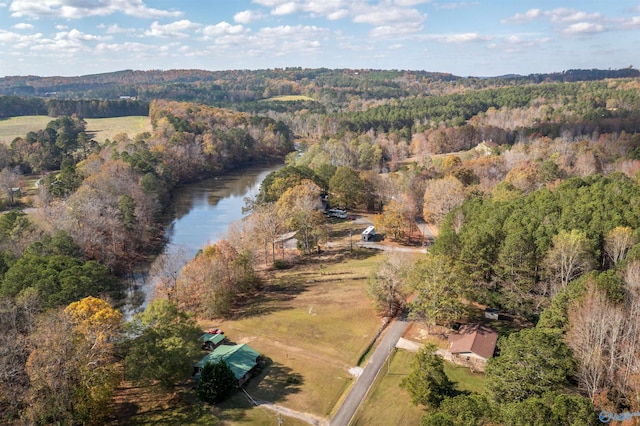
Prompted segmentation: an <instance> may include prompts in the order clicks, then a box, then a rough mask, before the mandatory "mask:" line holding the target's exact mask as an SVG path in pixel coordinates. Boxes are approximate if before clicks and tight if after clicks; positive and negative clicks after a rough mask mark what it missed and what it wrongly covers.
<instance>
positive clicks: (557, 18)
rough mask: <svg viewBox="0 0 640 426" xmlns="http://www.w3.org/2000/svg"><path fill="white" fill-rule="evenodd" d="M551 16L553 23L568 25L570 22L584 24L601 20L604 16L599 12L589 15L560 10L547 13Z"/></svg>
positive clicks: (573, 10) (572, 10) (570, 10)
mask: <svg viewBox="0 0 640 426" xmlns="http://www.w3.org/2000/svg"><path fill="white" fill-rule="evenodd" d="M545 15H547V16H549V19H550V20H551V22H557V23H568V22H584V21H593V20H596V19H601V18H602V15H601V14H600V13H598V12H596V13H587V12H582V11H579V10H575V9H568V8H559V9H553V10H550V11H548V12H545Z"/></svg>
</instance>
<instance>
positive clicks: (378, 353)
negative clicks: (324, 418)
mask: <svg viewBox="0 0 640 426" xmlns="http://www.w3.org/2000/svg"><path fill="white" fill-rule="evenodd" d="M407 325H409V322H408V321H407V320H406V319H404V318H403V319H396V320H395V321H394V322H393V323H391V325H390V326H389V327H388V329H387V331H386V332H385V334H384V337H383V338H382V340H381V341H380V343H379V344H378V347H377V348H376V350H375V351H374V352H373V354H372V355H371V358H369V362H368V363H367V364H366V365H365V367H364V370H363V372H362V374H361V375H360V377H358V379H357V380H356V382H355V383H354V385H353V386H352V387H351V390H350V391H349V395H347V397H346V398H345V400H344V402H343V403H342V406H341V407H340V408H339V409H338V411H337V412H336V415H335V416H333V419H331V423H330V425H331V426H348V425H349V423H351V419H352V418H353V415H354V414H355V413H356V410H357V409H358V407H359V406H360V404H361V403H362V401H363V400H364V397H365V396H366V395H367V392H368V391H369V388H370V387H371V385H372V384H373V381H374V380H375V378H376V376H377V375H378V372H379V371H380V369H381V368H382V366H383V365H384V362H385V361H386V359H387V357H388V356H389V354H390V353H391V350H392V349H393V348H395V346H396V343H397V342H398V340H399V339H400V336H402V333H404V331H405V329H406V328H407Z"/></svg>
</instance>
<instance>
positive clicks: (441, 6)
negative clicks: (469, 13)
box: [433, 1, 479, 10]
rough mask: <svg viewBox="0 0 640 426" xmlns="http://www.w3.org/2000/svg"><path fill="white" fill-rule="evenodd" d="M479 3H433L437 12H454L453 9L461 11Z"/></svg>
mask: <svg viewBox="0 0 640 426" xmlns="http://www.w3.org/2000/svg"><path fill="white" fill-rule="evenodd" d="M478 4H479V3H478V2H477V1H474V2H466V1H461V2H457V3H433V7H434V8H435V9H436V10H452V9H461V8H464V7H470V6H477V5H478Z"/></svg>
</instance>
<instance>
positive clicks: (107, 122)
mask: <svg viewBox="0 0 640 426" xmlns="http://www.w3.org/2000/svg"><path fill="white" fill-rule="evenodd" d="M52 120H54V118H53V117H48V116H46V115H30V116H24V117H11V118H7V119H1V120H0V143H4V144H10V143H11V141H12V140H14V139H15V138H17V137H24V136H26V135H27V133H29V132H35V131H38V130H42V129H44V128H45V127H47V124H49V122H50V121H52ZM85 121H86V122H87V133H88V134H89V136H90V137H91V138H93V139H95V140H96V141H98V142H99V143H103V142H104V141H105V140H107V139H113V137H114V136H115V135H117V134H118V133H126V134H128V135H129V136H130V137H134V136H135V135H137V134H139V133H143V132H150V131H151V122H150V121H149V117H145V116H131V117H112V118H87V119H85Z"/></svg>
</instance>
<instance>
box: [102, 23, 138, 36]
mask: <svg viewBox="0 0 640 426" xmlns="http://www.w3.org/2000/svg"><path fill="white" fill-rule="evenodd" d="M98 28H105V32H106V33H107V34H127V33H129V34H133V33H135V32H136V30H134V29H133V28H122V27H121V26H120V25H118V24H113V25H109V26H106V25H99V26H98Z"/></svg>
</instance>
